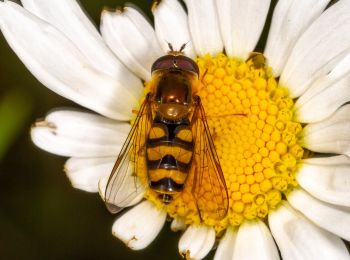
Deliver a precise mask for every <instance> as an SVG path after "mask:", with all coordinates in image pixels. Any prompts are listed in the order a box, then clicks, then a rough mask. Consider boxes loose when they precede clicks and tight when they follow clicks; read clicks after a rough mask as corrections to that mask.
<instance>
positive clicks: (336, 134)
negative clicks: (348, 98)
mask: <svg viewBox="0 0 350 260" xmlns="http://www.w3.org/2000/svg"><path fill="white" fill-rule="evenodd" d="M303 132H304V142H305V144H304V146H305V147H306V148H308V149H310V150H312V151H316V152H321V153H338V154H346V155H348V156H350V105H345V106H343V107H341V108H340V109H338V110H337V111H336V112H335V113H334V114H333V115H332V116H331V117H329V118H327V119H326V120H323V121H321V122H319V123H313V124H309V125H307V126H306V127H305V128H304V130H303Z"/></svg>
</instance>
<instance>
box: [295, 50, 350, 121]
mask: <svg viewBox="0 0 350 260" xmlns="http://www.w3.org/2000/svg"><path fill="white" fill-rule="evenodd" d="M349 72H350V54H348V55H346V56H345V57H344V58H343V59H342V60H341V62H340V63H339V64H337V66H336V67H335V68H334V69H333V70H332V71H331V72H330V73H329V74H327V75H325V76H323V77H321V78H319V79H318V80H316V81H315V82H314V83H313V84H312V85H311V86H310V88H309V89H308V90H307V91H306V92H305V93H304V94H303V95H302V96H301V97H300V98H299V99H298V100H297V102H296V103H295V108H296V110H297V113H298V121H299V122H303V123H313V122H318V121H321V120H323V119H325V118H327V117H328V116H330V115H331V114H332V113H333V112H334V111H335V110H337V109H338V108H339V107H340V106H341V105H343V104H344V103H346V102H347V101H350V73H349Z"/></svg>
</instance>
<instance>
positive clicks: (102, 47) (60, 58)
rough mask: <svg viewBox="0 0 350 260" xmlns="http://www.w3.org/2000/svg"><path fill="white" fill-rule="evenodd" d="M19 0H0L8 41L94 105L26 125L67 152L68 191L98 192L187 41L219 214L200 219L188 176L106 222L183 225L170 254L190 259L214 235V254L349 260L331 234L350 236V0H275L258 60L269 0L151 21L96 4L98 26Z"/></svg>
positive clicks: (118, 230)
mask: <svg viewBox="0 0 350 260" xmlns="http://www.w3.org/2000/svg"><path fill="white" fill-rule="evenodd" d="M21 2H22V5H23V7H21V6H20V5H17V4H15V3H13V2H10V1H5V2H0V27H1V31H2V33H3V34H4V36H5V38H6V39H7V41H8V43H9V45H10V46H11V47H12V48H13V50H14V51H15V52H16V54H17V55H18V56H19V58H20V59H21V60H22V61H23V63H24V64H25V65H26V67H27V68H28V69H29V70H30V71H31V72H32V73H33V75H34V76H36V77H37V78H38V79H39V80H40V81H41V82H42V83H43V84H44V85H46V86H47V87H48V88H50V89H52V90H53V91H55V92H57V93H58V94H60V95H62V96H64V97H66V98H69V99H71V100H73V101H75V102H76V103H78V104H80V105H83V106H85V107H86V108H88V109H91V110H93V111H95V112H97V113H98V114H100V115H97V114H93V113H91V112H82V111H76V110H69V109H59V110H56V111H54V112H51V113H49V114H48V115H47V116H46V118H45V119H44V120H43V121H39V122H37V123H36V124H35V126H34V127H33V129H32V132H31V134H32V139H33V141H34V143H35V144H36V145H38V146H39V147H41V148H42V149H44V150H47V151H49V152H52V153H55V154H59V155H62V156H67V157H71V158H70V159H69V160H68V161H67V163H66V165H65V171H66V173H67V175H68V177H69V179H70V180H71V182H72V185H73V186H74V187H76V188H79V189H82V190H86V191H89V192H98V191H100V194H101V196H102V197H104V194H105V192H104V191H105V189H106V185H107V180H108V176H109V174H110V172H111V170H112V168H113V165H114V162H115V160H116V155H117V154H118V152H119V151H120V149H121V147H122V145H123V142H124V140H125V139H126V137H127V134H128V132H129V131H130V127H131V126H130V121H131V120H132V117H133V115H132V114H133V113H132V111H133V109H138V104H139V101H140V100H141V99H142V98H143V97H144V95H145V93H146V92H147V91H148V90H149V89H150V88H151V86H152V80H153V79H152V77H151V72H150V70H151V66H152V64H153V62H154V61H155V60H157V59H158V58H159V57H161V56H163V55H165V54H166V53H167V51H168V43H171V44H172V45H173V46H174V47H175V48H180V46H181V45H182V44H184V43H187V45H186V48H185V54H186V55H187V56H188V57H191V58H193V59H194V60H195V61H196V62H197V64H198V67H199V70H200V75H199V78H200V81H201V85H202V86H201V87H200V88H199V90H198V93H197V94H198V95H199V96H200V98H201V100H202V103H203V106H204V109H205V112H206V116H207V120H208V125H209V128H210V132H211V135H212V138H213V141H214V144H215V149H216V152H217V154H218V157H219V161H220V165H221V168H222V170H223V176H224V179H225V183H226V189H227V194H228V211H227V214H226V215H225V216H224V217H223V218H220V219H217V218H213V217H211V216H210V215H208V216H205V215H204V216H201V215H200V214H199V213H198V202H197V201H196V199H195V198H194V197H193V196H192V195H193V194H192V191H191V189H190V188H187V187H191V186H193V182H194V180H193V179H191V178H190V179H189V180H187V182H186V188H185V189H184V190H183V192H182V193H181V194H180V196H178V197H177V198H176V199H174V201H172V202H171V203H169V204H168V205H164V203H163V202H162V201H161V200H159V198H158V197H157V194H155V192H154V191H153V190H152V189H150V188H149V187H148V186H147V185H141V186H142V187H143V188H142V190H141V192H140V194H139V196H137V197H135V198H134V199H133V200H132V201H129V202H128V203H127V204H126V205H125V207H132V206H134V205H136V206H134V207H133V208H131V209H130V210H129V211H127V212H126V213H125V214H124V215H123V216H121V217H120V218H118V219H117V220H116V222H115V223H114V225H113V228H112V230H113V234H114V235H115V236H117V237H118V238H120V239H121V240H122V241H123V242H125V243H126V245H127V246H129V247H130V248H133V249H135V250H137V249H142V248H145V247H146V246H148V245H149V244H150V243H151V242H152V241H153V239H154V238H155V237H156V236H157V234H158V233H159V231H160V229H161V228H162V226H163V225H164V223H165V220H166V218H167V216H169V217H170V218H171V219H172V223H171V228H172V229H173V230H174V231H177V230H185V231H184V233H183V235H182V236H181V239H180V242H179V251H180V253H181V254H182V255H184V256H186V257H189V258H194V259H201V258H203V257H205V256H206V255H207V253H208V252H209V251H210V250H211V249H212V248H213V246H214V243H215V241H216V240H219V241H220V242H219V244H218V248H217V251H216V254H215V259H229V258H230V259H231V258H234V259H247V258H251V259H278V258H279V254H278V249H279V251H280V252H281V255H282V257H283V258H284V259H295V258H305V259H306V258H308V259H312V258H324V259H333V258H334V259H348V258H349V254H348V251H347V249H346V247H345V244H344V242H343V241H342V240H341V239H345V240H350V235H349V234H350V229H349V225H348V223H349V220H350V213H349V207H350V203H349V201H350V200H349V198H350V186H349V178H350V177H349V167H350V159H349V156H350V131H349V127H348V126H349V120H350V116H349V115H350V106H349V105H348V104H346V102H348V101H349V100H350V91H349V86H350V83H349V78H350V73H349V71H350V62H349V61H350V3H349V1H347V0H340V1H338V2H337V3H335V4H334V5H332V6H330V7H328V4H329V2H330V1H329V0H307V1H302V2H301V1H296V0H280V1H278V3H277V5H276V6H275V8H274V10H273V16H272V22H271V26H270V29H269V35H268V39H267V43H266V46H265V49H264V56H263V55H262V54H260V53H254V52H253V51H254V48H255V46H256V44H257V42H258V40H259V37H260V34H261V32H262V30H263V28H264V24H265V20H266V17H267V14H268V11H269V9H270V1H269V0H262V1H253V0H246V1H240V0H233V1H228V0H217V1H213V0H203V1H195V0H185V4H186V7H187V11H188V12H187V13H186V12H185V10H184V8H183V7H182V5H181V4H180V3H179V2H178V1H176V0H163V1H156V2H155V4H154V6H153V9H152V11H153V14H154V22H155V27H154V28H153V27H152V26H151V25H150V23H149V22H148V21H147V20H146V19H145V17H144V15H143V14H141V12H140V11H139V10H138V9H137V8H135V7H125V8H123V9H122V10H119V9H118V10H116V11H109V10H104V11H103V13H102V20H101V34H102V36H101V35H100V34H99V33H98V31H97V30H96V29H95V27H94V26H93V25H92V24H91V22H90V21H89V19H88V18H87V17H86V16H85V14H84V12H83V11H82V9H81V8H80V6H79V5H78V4H77V2H76V1H74V0H53V1H50V2H49V1H43V0H22V1H21ZM265 57H266V59H265ZM143 86H145V87H143ZM136 175H137V180H138V181H140V183H143V182H145V180H146V179H147V176H146V175H145V173H144V172H142V171H140V172H137V173H136ZM192 176H193V175H192ZM129 177H131V175H130V176H129ZM133 180H134V179H133V178H126V179H125V180H124V182H123V185H122V187H121V188H120V192H127V191H128V189H130V187H131V186H132V185H135V183H134V182H133ZM213 186H215V185H213V183H212V181H211V179H210V178H209V177H208V176H204V177H203V178H202V179H201V186H200V187H201V189H200V192H199V193H198V194H199V197H200V199H201V200H203V201H204V202H205V203H206V207H208V208H211V207H213V208H215V203H218V201H214V199H213V197H212V194H213V192H211V188H212V187H213ZM277 248H278V249H277Z"/></svg>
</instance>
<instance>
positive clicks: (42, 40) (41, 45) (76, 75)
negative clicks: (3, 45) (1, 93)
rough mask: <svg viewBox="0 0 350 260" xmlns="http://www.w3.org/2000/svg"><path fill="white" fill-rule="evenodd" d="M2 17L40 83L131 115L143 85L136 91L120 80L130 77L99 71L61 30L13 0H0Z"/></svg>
mask: <svg viewBox="0 0 350 260" xmlns="http://www.w3.org/2000/svg"><path fill="white" fill-rule="evenodd" d="M0 17H1V19H2V22H1V30H2V33H3V34H4V36H5V38H6V40H7V41H8V43H9V45H10V46H11V47H12V49H13V50H14V51H15V52H16V54H17V55H18V56H19V57H20V59H21V60H22V62H23V63H24V64H25V65H26V67H27V68H28V69H29V70H30V71H31V72H32V73H33V75H34V76H35V77H37V78H38V80H39V81H40V82H41V83H43V84H44V85H46V86H47V87H48V88H50V89H51V90H53V91H55V92H57V93H58V94H60V95H62V96H64V97H66V98H69V99H71V100H73V101H75V102H77V103H78V104H80V105H83V106H85V107H87V108H90V109H92V110H95V111H96V112H98V113H101V114H103V115H106V116H108V117H112V118H115V119H121V120H128V119H129V118H130V116H131V109H132V106H133V105H135V104H136V103H137V101H138V98H139V96H140V94H141V91H142V88H141V86H140V88H139V90H138V91H137V92H138V93H136V92H135V91H134V90H133V89H134V88H133V87H132V88H129V85H122V84H121V82H123V83H125V82H127V81H125V80H120V81H116V80H115V79H113V78H112V77H110V76H109V75H107V74H104V73H102V72H100V71H97V70H96V69H95V68H93V67H92V66H90V63H89V61H88V60H87V59H86V57H85V56H84V55H83V54H82V53H81V52H80V51H79V50H78V49H77V48H76V47H75V46H74V45H73V44H72V42H71V41H69V40H68V39H67V38H66V37H65V36H64V35H63V34H62V33H61V32H60V31H58V30H57V29H56V28H54V27H52V26H51V25H49V24H48V23H46V22H44V21H43V20H41V19H39V18H37V17H36V16H34V15H32V14H30V13H29V12H28V11H26V10H25V9H23V8H22V7H20V6H19V5H17V4H15V3H13V2H10V1H7V2H5V3H3V2H0ZM125 77H127V76H125ZM134 83H135V82H131V81H130V84H134ZM140 84H141V83H140Z"/></svg>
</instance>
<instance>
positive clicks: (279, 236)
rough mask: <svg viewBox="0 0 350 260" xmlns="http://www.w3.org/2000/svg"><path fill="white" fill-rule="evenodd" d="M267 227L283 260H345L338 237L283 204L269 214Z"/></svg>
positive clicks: (342, 247)
mask: <svg viewBox="0 0 350 260" xmlns="http://www.w3.org/2000/svg"><path fill="white" fill-rule="evenodd" d="M269 226H270V229H271V232H272V235H273V237H274V238H275V241H276V243H277V245H278V248H279V250H280V252H281V254H282V258H283V259H284V260H294V259H319V260H328V259H344V260H345V259H349V253H348V250H347V249H346V246H345V244H344V242H343V241H342V240H341V239H340V238H339V237H337V236H335V235H333V234H331V233H329V232H327V231H325V230H323V229H321V228H319V227H317V226H316V225H314V224H313V223H312V222H310V221H309V220H308V219H306V218H305V217H304V216H303V215H301V214H300V213H298V212H297V211H295V210H293V209H292V208H291V207H290V206H289V205H288V204H287V203H285V204H283V205H281V206H280V207H279V208H278V209H277V210H276V211H274V212H271V213H270V214H269Z"/></svg>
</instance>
